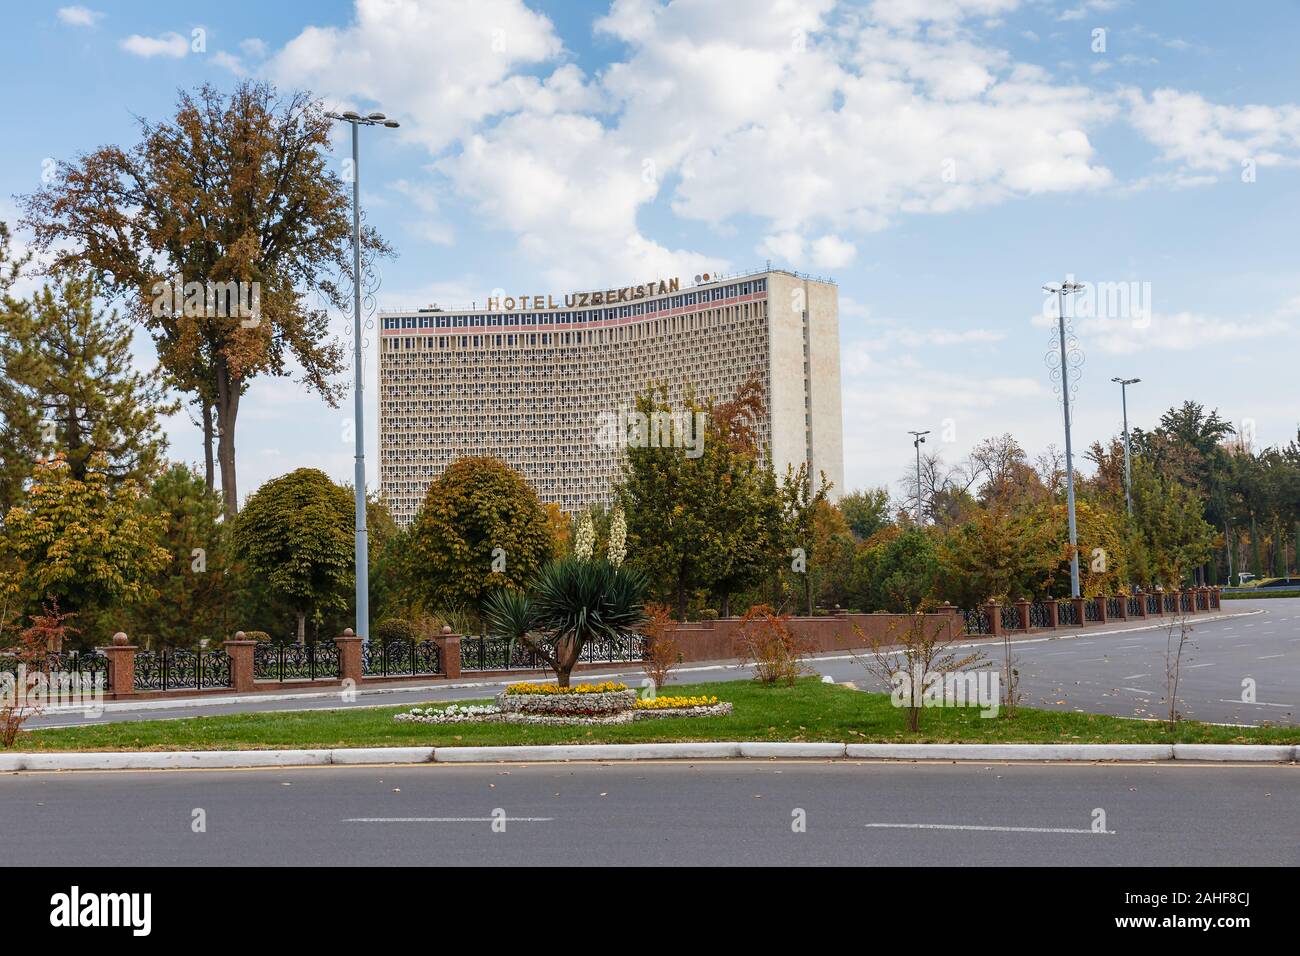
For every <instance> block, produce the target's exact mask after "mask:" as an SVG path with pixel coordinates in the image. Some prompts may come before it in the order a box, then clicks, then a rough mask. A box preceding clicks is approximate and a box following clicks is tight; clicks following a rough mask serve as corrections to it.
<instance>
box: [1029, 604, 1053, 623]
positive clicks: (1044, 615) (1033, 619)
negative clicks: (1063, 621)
mask: <svg viewBox="0 0 1300 956" xmlns="http://www.w3.org/2000/svg"><path fill="white" fill-rule="evenodd" d="M1029 626H1030V627H1051V626H1052V609H1051V607H1050V606H1049V605H1048V603H1047V602H1046V601H1035V602H1034V603H1033V604H1031V605H1029Z"/></svg>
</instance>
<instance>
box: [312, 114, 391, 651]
mask: <svg viewBox="0 0 1300 956" xmlns="http://www.w3.org/2000/svg"><path fill="white" fill-rule="evenodd" d="M325 115H326V116H328V117H329V118H330V119H334V120H340V121H341V122H344V123H347V124H348V125H350V126H351V127H352V375H353V389H352V415H353V419H354V425H355V427H354V431H355V433H356V456H355V459H354V461H355V468H354V470H353V476H352V482H353V485H354V488H355V491H356V510H357V521H356V524H357V530H356V558H355V560H356V579H357V627H356V632H357V636H359V637H360V638H361V639H362V641H363V642H366V643H368V642H369V641H370V552H369V541H368V538H367V532H366V439H365V409H364V406H363V402H362V375H361V372H362V368H361V156H360V151H359V149H358V144H357V128H358V127H360V126H380V125H383V126H387V127H389V128H390V129H393V128H396V127H397V126H398V125H399V124H398V123H397V121H396V120H390V119H388V118H387V117H386V116H384V114H383V113H370V114H368V115H366V116H362V115H361V114H360V113H357V112H356V111H354V110H347V111H346V112H344V113H326V114H325Z"/></svg>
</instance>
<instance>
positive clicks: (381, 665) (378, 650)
mask: <svg viewBox="0 0 1300 956" xmlns="http://www.w3.org/2000/svg"><path fill="white" fill-rule="evenodd" d="M464 658H465V648H464V644H463V643H462V645H461V669H462V670H463V669H464V667H465V664H464ZM361 672H362V673H363V674H365V675H366V676H368V677H416V676H419V675H423V674H440V673H442V654H441V651H440V650H439V648H438V644H437V642H436V641H408V640H395V641H371V642H369V643H368V644H366V645H365V647H364V649H363V650H362V653H361Z"/></svg>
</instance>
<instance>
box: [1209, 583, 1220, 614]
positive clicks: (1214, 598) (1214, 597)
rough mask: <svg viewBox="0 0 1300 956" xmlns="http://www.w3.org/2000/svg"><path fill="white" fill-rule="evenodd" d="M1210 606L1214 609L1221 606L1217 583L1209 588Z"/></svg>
mask: <svg viewBox="0 0 1300 956" xmlns="http://www.w3.org/2000/svg"><path fill="white" fill-rule="evenodd" d="M1210 607H1212V608H1215V609H1216V610H1218V609H1221V608H1222V607H1223V604H1222V603H1221V598H1220V596H1219V586H1218V585H1217V584H1216V585H1215V586H1214V587H1212V588H1210Z"/></svg>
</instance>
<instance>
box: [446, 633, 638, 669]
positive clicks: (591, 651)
mask: <svg viewBox="0 0 1300 956" xmlns="http://www.w3.org/2000/svg"><path fill="white" fill-rule="evenodd" d="M644 657H645V638H644V637H642V636H641V635H640V634H633V635H630V636H627V637H623V638H620V639H614V640H596V641H588V642H587V643H586V644H584V645H583V648H582V654H581V655H579V657H578V660H579V661H581V662H582V663H585V664H627V663H632V662H635V661H639V660H642V659H644ZM546 666H547V663H546V661H544V660H543V659H542V658H541V657H539V656H538V654H537V652H536V651H534V650H532V649H531V648H529V647H527V646H525V645H524V644H523V643H522V642H519V641H513V642H512V641H511V640H510V639H509V638H505V637H482V636H479V635H466V636H465V637H462V638H461V639H460V669H461V670H462V671H505V670H512V671H513V670H535V669H538V668H542V667H546Z"/></svg>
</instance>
